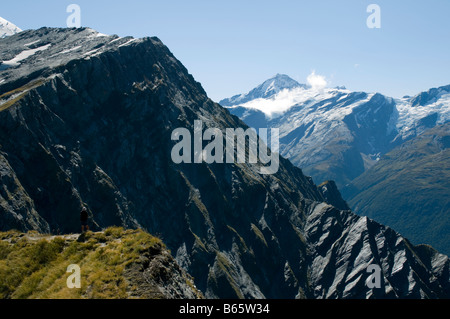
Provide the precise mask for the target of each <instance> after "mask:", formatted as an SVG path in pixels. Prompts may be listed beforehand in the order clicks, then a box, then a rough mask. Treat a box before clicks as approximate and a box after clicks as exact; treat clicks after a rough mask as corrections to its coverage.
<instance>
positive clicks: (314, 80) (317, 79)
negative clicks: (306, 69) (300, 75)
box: [306, 70, 327, 90]
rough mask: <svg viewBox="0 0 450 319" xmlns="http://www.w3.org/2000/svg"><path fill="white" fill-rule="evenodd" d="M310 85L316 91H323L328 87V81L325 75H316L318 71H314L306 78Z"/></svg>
mask: <svg viewBox="0 0 450 319" xmlns="http://www.w3.org/2000/svg"><path fill="white" fill-rule="evenodd" d="M306 81H307V82H308V85H309V86H311V88H313V89H316V90H321V89H323V88H325V87H326V86H327V80H326V78H325V77H324V76H323V75H319V74H316V71H315V70H313V71H312V72H311V74H310V75H308V77H307V78H306Z"/></svg>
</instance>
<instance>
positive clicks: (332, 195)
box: [318, 181, 350, 210]
mask: <svg viewBox="0 0 450 319" xmlns="http://www.w3.org/2000/svg"><path fill="white" fill-rule="evenodd" d="M318 187H319V190H320V192H321V193H322V195H323V197H324V199H325V202H327V203H328V204H330V205H333V206H334V207H336V208H339V209H341V210H350V208H349V207H348V205H347V202H346V201H345V200H344V199H343V198H342V196H341V193H340V192H339V190H338V188H337V186H336V183H335V182H334V181H326V182H323V183H322V184H320V185H319V186H318Z"/></svg>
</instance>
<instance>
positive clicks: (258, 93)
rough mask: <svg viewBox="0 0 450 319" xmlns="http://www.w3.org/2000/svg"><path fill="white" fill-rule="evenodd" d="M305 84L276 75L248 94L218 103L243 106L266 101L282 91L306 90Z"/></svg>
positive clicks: (285, 76) (283, 75)
mask: <svg viewBox="0 0 450 319" xmlns="http://www.w3.org/2000/svg"><path fill="white" fill-rule="evenodd" d="M306 87H307V86H306V85H305V84H300V83H298V82H297V81H295V80H294V79H292V78H290V77H289V76H287V75H285V74H277V75H275V76H274V77H272V78H270V79H268V80H266V81H264V82H263V83H261V84H260V85H258V86H257V87H256V88H254V89H253V90H251V91H250V92H248V93H243V94H238V95H235V96H233V97H231V98H229V99H224V100H222V101H220V102H219V103H220V104H221V105H223V106H233V105H238V104H243V103H246V102H248V101H252V100H255V99H260V98H263V99H267V98H270V97H272V96H274V95H276V94H278V93H280V92H281V91H283V90H292V89H294V88H306Z"/></svg>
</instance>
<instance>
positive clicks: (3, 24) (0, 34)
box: [0, 17, 22, 39]
mask: <svg viewBox="0 0 450 319" xmlns="http://www.w3.org/2000/svg"><path fill="white" fill-rule="evenodd" d="M21 31H22V29H20V28H19V27H18V26H16V25H15V24H13V23H11V22H9V21H8V20H6V19H3V18H2V17H0V39H1V38H4V37H7V36H10V35H13V34H15V33H19V32H21Z"/></svg>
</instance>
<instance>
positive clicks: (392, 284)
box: [305, 203, 449, 298]
mask: <svg viewBox="0 0 450 319" xmlns="http://www.w3.org/2000/svg"><path fill="white" fill-rule="evenodd" d="M305 230H306V233H307V240H308V241H309V242H310V243H311V244H312V247H314V253H313V254H312V256H313V258H312V261H311V275H310V276H311V284H312V286H313V287H315V295H316V297H318V298H399V297H402V298H445V296H448V293H449V290H448V289H449V272H448V270H449V259H448V257H447V256H445V255H442V254H439V253H437V252H436V251H435V250H434V249H432V248H431V247H429V246H425V245H422V246H416V247H414V246H413V245H412V244H411V243H410V242H409V241H408V240H407V239H405V238H403V237H401V236H400V235H399V234H398V233H396V232H395V231H394V230H392V229H391V228H389V227H385V226H383V225H380V224H378V223H377V222H375V221H373V220H371V219H369V218H367V217H359V216H356V215H353V214H348V213H346V212H345V211H339V210H337V209H336V208H334V207H331V206H329V205H326V204H323V203H322V204H318V205H317V206H316V207H314V208H312V211H311V213H309V214H308V219H307V222H306V227H305ZM425 255H427V256H428V257H427V258H424V256H425ZM425 260H427V261H425ZM368 265H378V266H380V267H381V269H382V277H381V287H380V288H373V289H372V290H370V289H369V290H368V289H367V287H366V280H367V278H368V276H367V268H368ZM430 275H431V276H430ZM400 282H403V283H404V284H401V285H399V284H398V283H400Z"/></svg>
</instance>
